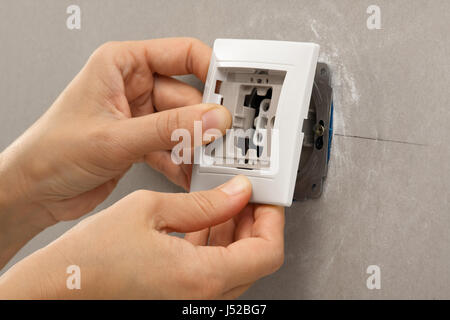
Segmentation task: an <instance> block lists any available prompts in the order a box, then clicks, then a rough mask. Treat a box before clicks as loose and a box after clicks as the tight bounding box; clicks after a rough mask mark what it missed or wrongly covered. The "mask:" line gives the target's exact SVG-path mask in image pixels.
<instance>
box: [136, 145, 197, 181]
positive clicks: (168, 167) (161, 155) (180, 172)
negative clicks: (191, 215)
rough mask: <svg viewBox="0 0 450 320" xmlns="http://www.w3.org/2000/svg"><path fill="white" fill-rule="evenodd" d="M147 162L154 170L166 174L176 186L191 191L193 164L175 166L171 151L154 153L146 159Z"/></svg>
mask: <svg viewBox="0 0 450 320" xmlns="http://www.w3.org/2000/svg"><path fill="white" fill-rule="evenodd" d="M144 160H145V162H146V163H147V164H148V165H149V166H151V167H152V168H153V169H155V170H157V171H159V172H161V173H162V174H164V175H165V176H166V177H167V178H168V179H169V180H170V181H172V182H173V183H175V184H176V185H178V186H180V187H182V188H184V190H189V187H190V185H191V173H192V164H184V163H182V164H179V165H177V164H175V163H174V162H173V161H172V157H171V153H170V151H165V150H161V151H154V152H151V153H149V154H147V155H145V157H144Z"/></svg>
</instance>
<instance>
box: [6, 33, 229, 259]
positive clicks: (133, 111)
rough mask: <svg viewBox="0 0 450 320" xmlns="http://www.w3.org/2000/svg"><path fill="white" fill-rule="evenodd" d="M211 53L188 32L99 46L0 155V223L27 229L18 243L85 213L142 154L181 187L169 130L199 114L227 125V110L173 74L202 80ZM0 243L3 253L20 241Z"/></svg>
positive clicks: (212, 123) (184, 176)
mask: <svg viewBox="0 0 450 320" xmlns="http://www.w3.org/2000/svg"><path fill="white" fill-rule="evenodd" d="M210 55H211V49H210V48H209V47H208V46H206V45H205V44H203V43H202V42H200V41H198V40H195V39H185V38H179V39H158V40H149V41H138V42H111V43H107V44H105V45H103V46H101V47H100V48H99V49H97V50H96V51H95V52H94V54H93V55H92V56H91V57H90V59H89V61H88V62H87V64H86V66H85V67H84V68H83V69H82V70H81V72H80V73H79V74H78V75H77V76H76V77H75V79H74V80H73V81H72V82H71V83H70V84H69V86H68V87H67V88H66V89H65V90H64V92H63V93H62V94H61V95H60V96H59V97H58V99H57V100H56V101H55V103H54V104H53V105H52V106H51V108H50V109H49V110H48V111H47V112H46V113H45V114H44V115H43V116H42V117H41V118H40V119H39V120H38V121H37V122H36V123H35V124H34V125H33V126H32V127H31V128H29V129H28V130H27V131H26V132H25V133H24V134H23V135H22V136H21V137H20V138H19V139H18V140H17V141H15V142H14V143H13V144H12V145H11V146H10V147H9V148H7V149H6V150H5V151H4V152H3V153H2V154H1V155H0V176H1V177H2V179H0V224H2V225H3V227H4V228H2V229H4V230H0V231H3V234H8V233H14V235H11V236H10V237H9V238H15V239H17V238H26V239H25V240H24V241H22V244H23V242H26V240H28V238H31V237H32V236H33V235H34V234H36V233H37V232H38V231H40V230H42V229H44V228H45V227H47V226H49V225H52V224H54V223H56V222H58V221H61V220H71V219H76V218H78V217H80V216H82V215H83V214H85V213H87V212H90V211H91V210H93V209H94V208H95V207H96V206H97V205H98V204H99V203H101V202H102V201H103V200H104V199H105V198H106V197H107V196H108V195H109V194H110V193H111V191H112V190H113V189H114V187H115V186H116V184H117V182H118V180H119V179H120V178H121V177H122V176H123V174H124V173H125V172H126V171H127V170H128V169H129V168H130V166H131V165H132V164H133V163H135V162H139V161H146V162H147V163H149V164H150V165H151V166H152V167H154V168H155V169H157V170H159V171H161V172H163V173H164V174H165V175H166V176H167V177H168V178H169V179H170V180H172V181H173V182H175V183H177V184H179V185H181V186H183V187H184V188H185V189H187V188H188V187H189V184H190V175H191V168H190V165H180V166H177V165H175V164H174V163H173V162H172V161H171V158H170V150H171V148H172V147H173V146H174V145H175V144H176V143H178V141H175V142H173V141H171V134H172V131H173V130H174V129H177V128H185V129H187V130H189V131H190V132H191V134H193V126H194V121H195V120H198V121H203V122H202V126H203V130H206V129H208V128H217V129H219V130H220V131H221V132H222V133H224V132H225V130H226V129H227V128H228V127H229V126H230V125H231V116H230V114H229V112H228V111H227V110H226V108H224V107H222V106H218V105H210V104H198V103H200V102H201V97H202V96H201V93H200V92H199V91H198V90H196V89H194V88H192V87H191V86H189V85H187V84H185V83H183V82H180V81H178V80H175V79H173V78H171V77H170V76H172V75H181V74H190V73H193V74H195V75H196V76H197V77H198V78H200V79H201V80H203V81H205V79H206V75H207V70H208V65H209V59H210ZM189 105H190V106H189ZM183 106H188V107H183ZM179 107H180V108H179ZM156 111H159V112H156ZM11 224H14V225H17V227H16V228H12V227H11ZM25 224H26V225H27V226H26V227H25V226H24V225H25ZM6 226H9V228H8V230H9V231H8V233H7V231H6ZM13 229H15V230H16V231H11V230H13ZM24 230H26V231H24ZM22 233H23V234H22ZM0 240H3V242H8V243H10V242H11V243H12V242H14V241H13V240H12V239H9V240H8V241H6V240H5V238H4V239H0ZM1 242H2V241H0V249H4V250H0V252H1V254H4V255H6V256H7V257H8V256H11V255H12V254H13V253H14V252H15V251H16V250H17V247H20V246H17V245H14V246H13V247H14V248H12V247H11V246H9V247H8V249H5V248H4V243H3V244H2V243H1ZM6 251H8V252H9V253H5V252H6ZM1 254H0V267H1V265H2V258H1ZM3 260H5V259H3Z"/></svg>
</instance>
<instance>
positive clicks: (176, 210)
mask: <svg viewBox="0 0 450 320" xmlns="http://www.w3.org/2000/svg"><path fill="white" fill-rule="evenodd" d="M251 190H252V188H251V184H250V181H249V180H248V179H247V178H246V177H245V176H236V177H234V178H233V179H231V180H229V181H228V182H226V183H224V184H223V185H221V186H219V187H217V188H216V189H212V190H207V191H199V192H192V193H178V194H175V193H172V194H170V193H161V194H160V196H161V197H159V201H160V202H159V204H158V205H157V206H156V207H157V208H158V210H157V212H155V214H153V221H154V225H155V227H156V229H158V230H164V231H167V232H172V231H177V232H194V231H198V230H202V229H204V228H208V227H211V226H214V225H218V224H220V223H222V222H225V221H227V220H229V219H230V218H232V217H233V216H235V215H236V214H238V213H239V212H240V211H241V210H242V209H243V208H244V207H245V205H246V204H247V203H248V201H249V199H250V196H251Z"/></svg>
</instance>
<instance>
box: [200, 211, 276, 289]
mask: <svg viewBox="0 0 450 320" xmlns="http://www.w3.org/2000/svg"><path fill="white" fill-rule="evenodd" d="M254 215H255V223H254V225H253V234H252V237H250V238H245V239H241V240H239V241H236V242H234V243H232V244H231V245H229V246H228V247H226V248H224V247H198V250H199V252H200V254H201V255H202V256H203V257H205V260H206V261H209V266H210V268H212V269H213V270H215V272H218V273H219V274H221V275H222V276H223V277H224V279H225V283H226V288H227V289H232V288H234V287H237V286H240V285H244V284H246V283H250V282H254V281H256V280H258V279H260V278H262V277H264V276H266V275H269V274H271V273H273V272H275V271H276V270H277V269H278V268H280V267H281V265H282V263H283V259H284V239H283V230H284V209H283V208H281V207H275V206H256V208H255V213H254Z"/></svg>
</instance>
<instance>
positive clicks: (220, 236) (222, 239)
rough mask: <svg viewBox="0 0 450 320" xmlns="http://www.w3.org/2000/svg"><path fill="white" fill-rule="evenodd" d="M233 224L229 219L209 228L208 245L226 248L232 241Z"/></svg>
mask: <svg viewBox="0 0 450 320" xmlns="http://www.w3.org/2000/svg"><path fill="white" fill-rule="evenodd" d="M235 227H236V225H235V223H234V220H233V219H230V220H228V221H226V222H224V223H221V224H219V225H217V226H214V227H212V228H211V233H210V236H209V242H208V245H210V246H222V247H226V246H228V245H229V244H230V243H232V242H233V241H234V230H235Z"/></svg>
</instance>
